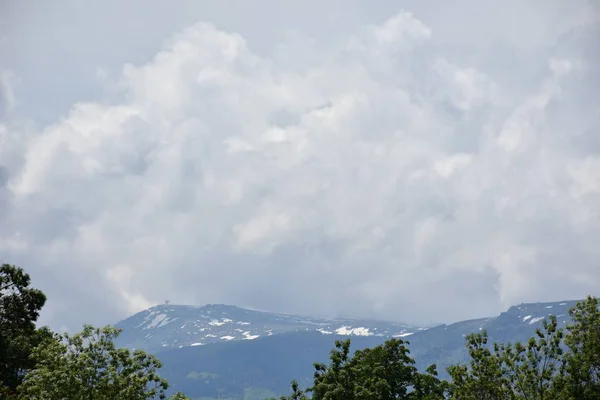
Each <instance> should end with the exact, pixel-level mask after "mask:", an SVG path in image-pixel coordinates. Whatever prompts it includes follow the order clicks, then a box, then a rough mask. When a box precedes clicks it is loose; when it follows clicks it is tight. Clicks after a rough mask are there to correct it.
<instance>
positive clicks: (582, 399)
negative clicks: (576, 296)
mask: <svg viewBox="0 0 600 400" xmlns="http://www.w3.org/2000/svg"><path fill="white" fill-rule="evenodd" d="M598 307H599V302H598V299H597V298H594V297H591V296H589V297H588V298H587V299H586V300H585V301H583V302H579V303H577V305H576V306H575V307H573V309H571V310H570V312H569V314H570V316H571V321H572V322H571V323H570V324H568V325H567V334H566V335H565V340H564V342H565V344H566V346H567V348H568V351H567V352H566V353H565V356H564V364H563V367H562V369H561V374H560V375H559V376H558V377H557V386H559V387H560V395H561V398H564V399H569V400H571V399H572V400H597V399H600V311H599V310H598Z"/></svg>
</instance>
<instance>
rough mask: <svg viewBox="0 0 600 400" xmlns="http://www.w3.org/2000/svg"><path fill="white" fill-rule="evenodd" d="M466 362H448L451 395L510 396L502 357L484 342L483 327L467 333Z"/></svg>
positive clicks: (461, 399)
mask: <svg viewBox="0 0 600 400" xmlns="http://www.w3.org/2000/svg"><path fill="white" fill-rule="evenodd" d="M466 346H467V349H468V351H469V356H470V358H471V360H470V362H469V366H468V367H467V366H466V365H452V366H450V367H449V368H448V373H449V374H450V377H451V378H452V383H451V388H450V391H451V398H452V399H456V400H503V399H510V396H509V391H508V390H507V386H508V382H507V380H506V377H505V376H504V373H503V369H502V359H501V357H499V356H498V354H496V353H495V352H493V351H492V350H490V348H489V346H488V335H487V332H486V331H482V332H479V333H473V334H470V335H467V343H466Z"/></svg>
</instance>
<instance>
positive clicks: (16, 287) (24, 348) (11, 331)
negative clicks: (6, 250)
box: [0, 264, 52, 396]
mask: <svg viewBox="0 0 600 400" xmlns="http://www.w3.org/2000/svg"><path fill="white" fill-rule="evenodd" d="M30 284H31V278H30V276H29V275H28V274H26V273H25V272H24V271H23V269H22V268H20V267H16V266H14V265H10V264H3V265H2V266H1V267H0V360H1V361H0V394H4V396H8V395H9V394H14V393H15V390H16V388H17V386H18V385H20V384H21V382H22V381H23V377H24V376H25V373H26V372H27V371H28V370H29V369H31V368H33V366H34V362H33V360H32V359H31V357H30V355H31V351H32V349H33V348H34V347H35V346H37V345H38V344H40V343H41V342H42V341H43V340H44V339H46V338H49V337H51V335H52V334H51V332H50V330H48V328H40V329H38V328H36V325H35V323H36V321H37V319H38V317H39V313H40V310H41V309H42V307H43V306H44V304H45V303H46V296H45V295H44V293H42V292H41V291H40V290H38V289H34V288H31V287H30Z"/></svg>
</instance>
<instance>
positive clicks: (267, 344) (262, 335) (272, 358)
mask: <svg viewBox="0 0 600 400" xmlns="http://www.w3.org/2000/svg"><path fill="white" fill-rule="evenodd" d="M575 303H576V301H565V302H555V303H532V304H521V305H519V306H514V307H511V308H510V309H508V310H507V311H506V312H504V313H502V314H500V315H498V316H496V317H490V318H480V319H473V320H468V321H460V322H457V323H453V324H449V325H440V326H436V327H432V328H429V329H424V328H414V327H413V328H408V327H406V326H403V325H398V324H392V323H383V322H374V323H373V324H374V325H369V323H368V322H365V321H358V320H323V319H313V318H302V317H296V316H287V315H281V314H271V313H262V312H258V311H249V310H243V309H240V308H237V307H232V306H214V305H211V306H205V307H195V308H194V307H191V308H185V307H183V306H158V307H153V308H152V309H150V310H146V311H144V312H142V313H139V314H136V315H135V316H133V317H131V318H128V319H127V320H125V321H122V322H121V323H120V324H119V325H120V326H121V327H123V328H124V329H125V330H124V332H123V338H125V340H122V343H129V346H128V347H136V346H137V347H138V348H147V349H157V348H158V349H160V350H159V351H155V354H156V355H157V356H158V357H159V358H160V359H161V361H163V363H164V368H163V370H162V373H163V375H164V376H165V377H166V378H167V379H168V380H169V382H170V383H171V384H172V388H173V390H175V391H176V390H181V391H184V392H186V393H187V394H188V395H189V396H191V397H192V398H198V399H199V398H202V399H211V398H230V399H245V400H249V399H250V400H251V399H253V398H256V399H264V398H266V397H268V396H271V395H273V394H277V395H280V394H283V393H286V392H287V391H288V388H289V383H290V381H291V380H292V379H297V380H298V381H299V382H300V383H301V384H303V385H304V386H308V385H309V384H310V382H311V378H312V374H313V367H312V365H313V363H314V362H317V361H327V359H328V356H329V351H330V350H331V348H332V347H333V345H334V341H335V340H336V339H345V338H348V337H350V338H351V339H352V348H353V349H354V350H356V349H359V348H364V347H372V346H376V345H378V344H381V343H383V342H384V341H385V340H387V339H388V338H390V337H392V336H398V335H402V336H403V337H404V338H405V339H408V340H409V341H410V349H411V355H412V356H413V357H414V358H415V359H416V361H417V367H418V368H420V369H424V368H426V367H427V366H428V365H430V364H432V363H436V364H437V365H438V370H439V371H440V372H441V373H442V376H445V368H446V367H448V366H449V365H451V364H454V363H457V362H462V361H465V360H466V356H467V353H466V351H465V348H464V344H465V336H466V335H468V334H470V333H473V332H477V331H480V330H482V329H485V330H486V331H487V332H488V335H489V336H490V338H491V340H492V341H498V342H508V341H510V342H515V341H522V342H523V341H526V340H527V339H528V338H529V337H531V336H532V335H533V334H534V332H535V329H536V328H539V327H540V326H541V324H542V321H543V319H544V318H547V317H548V316H549V315H556V316H557V317H558V321H559V324H561V325H564V324H565V323H566V322H567V321H568V310H569V309H570V308H572V307H573V306H574V305H575ZM163 315H164V316H163ZM175 318H177V320H176V319H175ZM193 318H198V319H197V320H194V319H193ZM224 319H228V320H231V321H225V323H222V322H224ZM238 322H249V325H241V324H238ZM188 324H189V325H190V326H192V327H193V329H192V330H186V328H185V327H184V328H181V327H182V326H184V325H188ZM377 324H379V325H377ZM238 326H242V327H245V328H238ZM343 326H345V327H346V328H344V329H340V328H341V327H343ZM167 327H171V328H169V329H165V328H167ZM357 328H362V329H357ZM376 328H377V329H376ZM190 329H191V328H190ZM202 329H204V330H202ZM238 329H245V330H243V331H241V332H240V331H238ZM336 329H337V330H338V331H339V332H341V333H344V335H340V334H336V333H335V330H336ZM353 329H354V330H353ZM248 331H250V333H249V334H246V332H248ZM189 332H192V333H189ZM208 332H211V333H208ZM324 332H333V333H331V334H327V333H324ZM374 332H377V333H374ZM397 332H402V333H397ZM269 333H270V334H269ZM352 333H354V334H353V336H349V334H352ZM146 335H150V336H148V339H146ZM169 335H171V336H169ZM208 335H214V336H208ZM219 335H221V336H219ZM222 336H232V337H233V339H229V340H227V339H221V337H222ZM248 336H258V337H256V338H254V339H255V340H244V339H246V338H247V337H248ZM194 340H206V344H205V345H202V346H193V345H191V344H193V343H194V342H193V341H194ZM184 343H191V344H189V345H185V344H184ZM165 344H166V345H165Z"/></svg>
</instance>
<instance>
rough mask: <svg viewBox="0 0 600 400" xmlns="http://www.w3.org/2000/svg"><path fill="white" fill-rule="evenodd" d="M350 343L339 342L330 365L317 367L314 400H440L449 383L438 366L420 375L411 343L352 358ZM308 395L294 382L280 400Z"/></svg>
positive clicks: (397, 343)
mask: <svg viewBox="0 0 600 400" xmlns="http://www.w3.org/2000/svg"><path fill="white" fill-rule="evenodd" d="M350 343H351V342H350V340H349V339H348V340H344V341H341V340H338V341H336V342H335V347H334V349H333V350H331V353H330V356H329V365H326V364H323V363H316V364H315V365H314V366H315V374H314V381H313V386H312V387H311V388H308V389H307V390H306V392H312V397H311V398H312V399H313V400H391V399H407V400H409V399H410V400H440V399H444V398H445V392H446V389H447V386H446V385H447V383H446V382H445V381H441V380H439V379H438V377H437V371H436V368H435V365H432V366H430V367H429V368H428V369H427V372H426V373H425V374H420V373H419V372H418V371H417V369H416V367H415V361H414V360H413V359H412V358H411V357H410V352H409V350H408V347H407V345H408V342H405V341H402V340H401V339H390V340H388V341H386V342H385V343H384V344H382V345H379V346H377V347H374V348H368V349H363V350H357V351H356V352H355V353H354V355H352V356H351V354H350ZM306 392H305V391H302V390H300V389H299V388H298V384H297V383H296V381H294V382H292V395H291V396H288V397H285V396H283V397H281V398H280V400H305V399H308V397H307V396H306Z"/></svg>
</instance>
